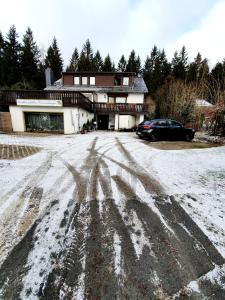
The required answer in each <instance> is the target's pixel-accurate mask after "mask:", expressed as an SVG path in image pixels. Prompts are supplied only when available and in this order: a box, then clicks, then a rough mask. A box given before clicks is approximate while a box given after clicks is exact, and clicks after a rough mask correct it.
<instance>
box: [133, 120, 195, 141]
mask: <svg viewBox="0 0 225 300" xmlns="http://www.w3.org/2000/svg"><path fill="white" fill-rule="evenodd" d="M136 134H137V135H138V136H139V137H140V138H143V139H149V140H151V141H159V140H173V141H188V142H190V141H191V140H193V138H194V136H195V130H194V129H192V128H185V127H183V126H182V124H180V123H179V122H177V121H175V120H171V119H154V120H146V121H143V122H142V123H140V124H139V125H138V127H137V131H136Z"/></svg>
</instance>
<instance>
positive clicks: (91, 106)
mask: <svg viewBox="0 0 225 300" xmlns="http://www.w3.org/2000/svg"><path fill="white" fill-rule="evenodd" d="M17 99H25V100H26V99H27V100H62V104H63V106H64V107H81V108H83V109H86V110H88V111H91V112H96V113H124V114H125V113H129V114H138V113H142V114H143V113H147V112H148V105H147V104H132V103H126V104H122V103H102V102H95V103H93V102H91V101H90V100H89V99H88V98H87V97H85V96H84V95H83V94H82V93H80V92H75V91H71V92H67V91H21V90H20V91H11V90H7V91H6V90H4V91H0V106H10V105H17V102H16V100H17Z"/></svg>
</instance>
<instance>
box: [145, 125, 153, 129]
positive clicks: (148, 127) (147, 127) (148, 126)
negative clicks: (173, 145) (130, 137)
mask: <svg viewBox="0 0 225 300" xmlns="http://www.w3.org/2000/svg"><path fill="white" fill-rule="evenodd" d="M143 128H144V129H150V128H152V127H151V125H143Z"/></svg>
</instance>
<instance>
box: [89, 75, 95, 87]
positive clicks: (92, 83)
mask: <svg viewBox="0 0 225 300" xmlns="http://www.w3.org/2000/svg"><path fill="white" fill-rule="evenodd" d="M90 85H95V77H90Z"/></svg>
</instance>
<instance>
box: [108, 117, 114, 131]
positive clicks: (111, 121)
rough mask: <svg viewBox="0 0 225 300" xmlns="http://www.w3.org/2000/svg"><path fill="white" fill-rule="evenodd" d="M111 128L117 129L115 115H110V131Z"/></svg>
mask: <svg viewBox="0 0 225 300" xmlns="http://www.w3.org/2000/svg"><path fill="white" fill-rule="evenodd" d="M110 126H114V129H115V115H113V114H109V129H110Z"/></svg>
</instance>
